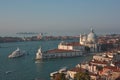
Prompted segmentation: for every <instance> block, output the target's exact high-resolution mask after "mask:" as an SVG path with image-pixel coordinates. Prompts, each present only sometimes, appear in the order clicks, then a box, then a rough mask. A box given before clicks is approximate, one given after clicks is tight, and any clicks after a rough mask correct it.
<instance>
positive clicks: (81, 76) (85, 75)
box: [74, 72, 90, 80]
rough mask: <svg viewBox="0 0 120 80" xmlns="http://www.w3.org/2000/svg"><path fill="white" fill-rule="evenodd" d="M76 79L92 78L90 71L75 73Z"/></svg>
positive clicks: (86, 79)
mask: <svg viewBox="0 0 120 80" xmlns="http://www.w3.org/2000/svg"><path fill="white" fill-rule="evenodd" d="M74 79H75V80H90V76H89V73H88V72H78V73H76V74H75V78H74Z"/></svg>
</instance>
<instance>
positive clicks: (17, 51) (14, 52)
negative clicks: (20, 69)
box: [8, 48, 24, 58]
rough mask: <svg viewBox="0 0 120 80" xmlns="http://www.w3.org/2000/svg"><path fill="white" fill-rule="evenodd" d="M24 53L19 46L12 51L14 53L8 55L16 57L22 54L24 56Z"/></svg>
mask: <svg viewBox="0 0 120 80" xmlns="http://www.w3.org/2000/svg"><path fill="white" fill-rule="evenodd" d="M23 55H24V52H23V51H21V50H20V49H19V48H17V49H16V50H15V51H13V52H12V54H10V55H9V56H8V58H16V57H20V56H23Z"/></svg>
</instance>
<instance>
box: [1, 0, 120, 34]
mask: <svg viewBox="0 0 120 80" xmlns="http://www.w3.org/2000/svg"><path fill="white" fill-rule="evenodd" d="M119 3H120V0H59V1H58V0H0V14H1V15H0V36H2V35H4V34H12V33H16V32H44V33H46V32H47V33H48V34H49V33H50V34H53V35H54V34H58V35H79V34H80V33H89V32H90V28H91V27H92V28H93V29H95V32H96V33H120V5H119Z"/></svg>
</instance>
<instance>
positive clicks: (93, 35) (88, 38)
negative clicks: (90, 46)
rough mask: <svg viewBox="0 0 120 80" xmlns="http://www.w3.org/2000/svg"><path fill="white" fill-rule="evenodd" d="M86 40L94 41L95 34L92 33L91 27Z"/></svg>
mask: <svg viewBox="0 0 120 80" xmlns="http://www.w3.org/2000/svg"><path fill="white" fill-rule="evenodd" d="M87 41H88V42H90V43H95V42H96V34H95V33H94V31H93V29H91V32H90V33H89V34H88V37H87Z"/></svg>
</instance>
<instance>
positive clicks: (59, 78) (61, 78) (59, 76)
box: [54, 73, 67, 80]
mask: <svg viewBox="0 0 120 80" xmlns="http://www.w3.org/2000/svg"><path fill="white" fill-rule="evenodd" d="M54 80H67V79H66V77H65V74H64V73H59V74H57V75H56V76H55V78H54Z"/></svg>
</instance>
